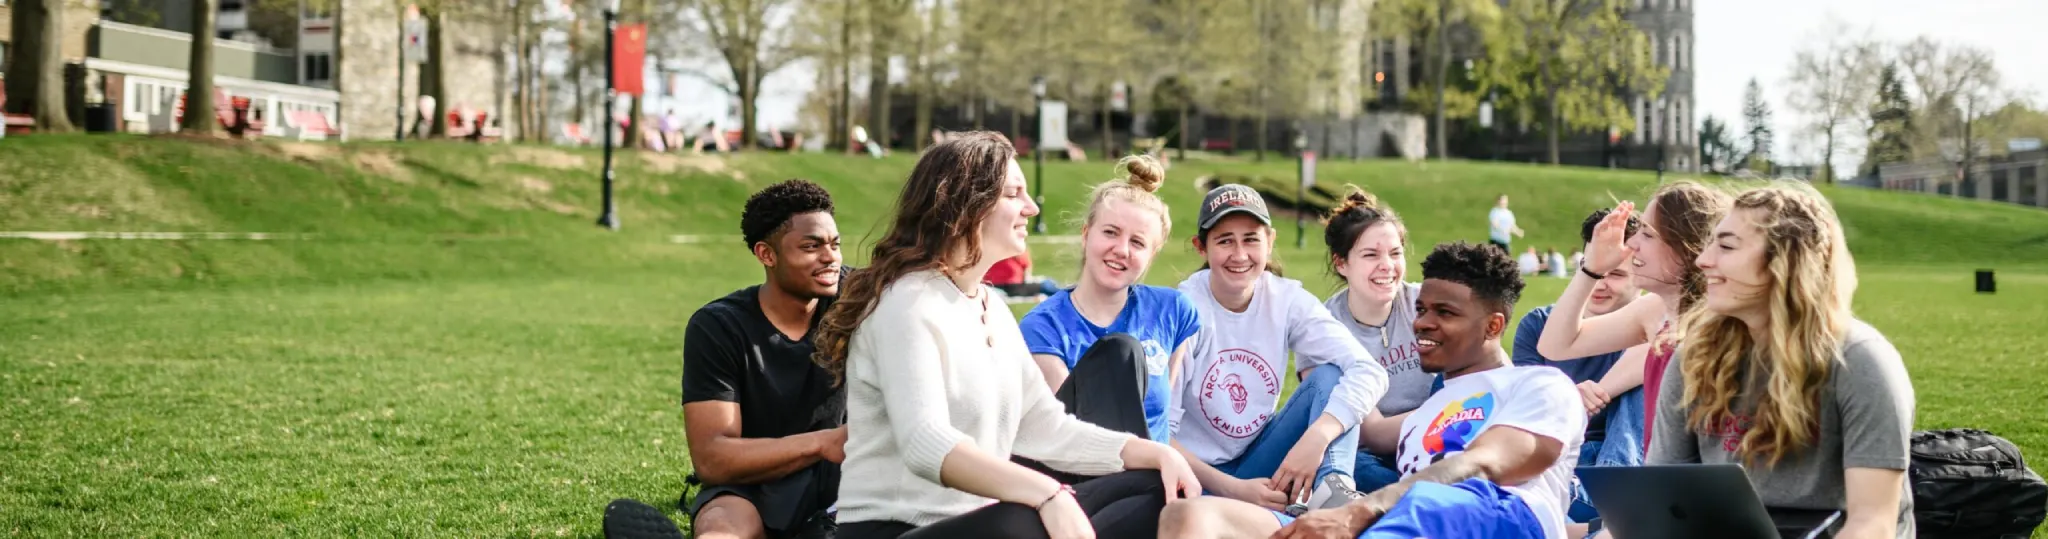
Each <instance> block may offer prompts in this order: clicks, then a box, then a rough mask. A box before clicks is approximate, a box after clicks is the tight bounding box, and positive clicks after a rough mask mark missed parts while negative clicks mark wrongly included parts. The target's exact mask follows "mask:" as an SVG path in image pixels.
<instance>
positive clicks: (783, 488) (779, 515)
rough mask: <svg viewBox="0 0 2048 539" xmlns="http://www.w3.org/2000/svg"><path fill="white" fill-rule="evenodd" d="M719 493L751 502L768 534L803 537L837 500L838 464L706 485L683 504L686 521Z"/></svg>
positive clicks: (693, 517)
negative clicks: (760, 480)
mask: <svg viewBox="0 0 2048 539" xmlns="http://www.w3.org/2000/svg"><path fill="white" fill-rule="evenodd" d="M719 496H738V497H740V499H743V500H746V501H747V502H748V503H752V504H754V510H755V511H758V512H760V513H761V526H762V527H763V528H767V530H768V536H769V537H776V538H782V537H804V536H805V531H806V530H809V529H814V527H815V525H816V524H817V523H816V522H815V521H816V520H817V519H821V518H826V517H825V510H826V509H827V508H829V507H832V504H833V502H835V501H837V500H838V499H839V465H838V464H833V463H830V462H820V463H817V464H814V465H811V467H809V468H804V469H802V470H798V471H797V472H796V473H793V474H789V475H788V476H784V477H783V478H782V479H777V480H775V481H771V482H767V483H762V484H758V485H706V486H705V487H704V489H703V490H700V491H697V496H696V498H694V499H691V500H690V501H689V504H688V506H686V507H685V509H686V510H687V511H688V512H689V514H690V520H691V521H692V522H694V521H696V520H697V512H698V511H700V510H702V509H704V504H706V503H710V502H711V500H714V499H717V498H718V497H719Z"/></svg>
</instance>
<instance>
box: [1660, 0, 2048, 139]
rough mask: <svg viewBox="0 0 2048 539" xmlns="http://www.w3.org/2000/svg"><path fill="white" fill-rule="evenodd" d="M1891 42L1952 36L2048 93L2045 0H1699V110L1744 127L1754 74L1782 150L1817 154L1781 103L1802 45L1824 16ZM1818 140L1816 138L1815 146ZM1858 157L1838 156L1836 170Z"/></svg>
mask: <svg viewBox="0 0 2048 539" xmlns="http://www.w3.org/2000/svg"><path fill="white" fill-rule="evenodd" d="M1829 17H1835V18H1838V19H1840V20H1841V21H1842V22H1845V23H1847V24H1848V26H1849V27H1850V28H1851V29H1852V30H1855V31H1857V32H1862V31H1868V32H1869V33H1870V35H1871V37H1874V38H1877V39H1879V40H1882V41H1886V42H1894V43H1896V42H1904V41H1906V40H1910V39H1912V38H1914V37H1918V36H1922V35H1925V36H1929V37H1932V38H1934V39H1935V40H1936V41H1940V42H1943V43H1947V44H1967V45H1971V46H1975V47H1979V48H1984V49H1988V50H1990V51H1991V53H1992V57H1993V59H1994V61H1995V62H1996V63H1997V66H1998V70H1999V73H2000V75H2002V77H2003V81H2004V83H2005V86H2007V87H2008V88H2012V89H2017V90H2021V91H2024V92H2029V93H2030V94H2031V98H2032V99H2033V100H2034V101H2035V102H2036V103H2039V102H2041V100H2043V98H2048V59H2044V58H2042V55H2041V52H2042V51H2048V43H2044V42H2043V41H2042V35H2043V34H2042V33H2041V30H2042V24H2043V23H2044V22H2048V1H2044V0H1693V34H1694V36H1696V41H1697V45H1696V46H1695V48H1694V49H1693V56H1694V58H1695V60H1696V62H1697V63H1696V65H1697V66H1698V67H1697V69H1696V70H1695V71H1694V72H1693V94H1694V99H1695V101H1696V102H1697V103H1698V109H1699V117H1698V118H1695V119H1694V120H1695V121H1700V120H1705V119H1706V117H1707V116H1708V115H1712V116H1715V117H1717V118H1720V119H1721V120H1722V121H1725V122H1729V123H1730V124H1731V125H1733V126H1735V129H1740V125H1741V122H1742V91H1743V87H1744V86H1745V85H1747V84H1748V83H1749V80H1750V79H1751V78H1755V79H1757V82H1758V83H1760V84H1762V85H1763V88H1764V95H1765V96H1767V97H1768V98H1769V99H1770V100H1771V109H1772V110H1773V111H1774V112H1775V117H1774V118H1773V119H1774V120H1775V122H1774V123H1775V124H1776V126H1775V127H1776V129H1775V132H1776V133H1777V141H1778V144H1777V145H1778V148H1777V152H1778V153H1779V154H1780V155H1790V156H1793V157H1795V158H1800V157H1812V158H1816V159H1817V158H1818V155H1819V153H1820V150H1819V149H1818V148H1813V149H1805V148H1800V147H1798V146H1800V145H1799V144H1798V141H1797V139H1798V137H1796V136H1791V135H1793V134H1794V133H1796V130H1795V126H1796V125H1797V123H1798V118H1797V117H1796V116H1795V115H1794V114H1793V113H1792V112H1791V110H1790V109H1789V107H1788V106H1787V105H1786V104H1785V93H1786V91H1785V90H1786V88H1785V79H1786V75H1787V73H1788V72H1789V71H1790V69H1791V66H1792V58H1793V56H1794V55H1795V54H1797V52H1798V51H1799V50H1800V48H1801V47H1804V46H1807V45H1809V44H1811V43H1813V41H1814V40H1816V39H1818V38H1819V37H1820V35H1819V33H1818V31H1819V30H1820V29H1822V28H1823V27H1825V26H1826V24H1825V22H1824V21H1826V19H1827V18H1829ZM1814 146H1818V145H1817V144H1816V145H1814ZM1859 161H1861V155H1860V153H1859V154H1858V155H1855V156H1849V155H1839V154H1838V155H1837V156H1836V158H1835V166H1836V168H1837V169H1838V170H1839V169H1844V167H1850V166H1854V165H1855V164H1856V163H1857V162H1859Z"/></svg>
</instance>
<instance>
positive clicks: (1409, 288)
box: [1323, 283, 1436, 416]
mask: <svg viewBox="0 0 2048 539" xmlns="http://www.w3.org/2000/svg"><path fill="white" fill-rule="evenodd" d="M1421 290H1422V285H1420V284H1416V283H1404V284H1402V286H1401V296H1400V297H1398V298H1395V299H1394V311H1393V312H1392V313H1389V314H1388V315H1387V323H1386V325H1385V326H1383V327H1372V326H1368V325H1365V324H1361V323H1359V322H1358V319H1357V318H1353V317H1352V316H1351V304H1349V303H1346V302H1345V300H1346V299H1348V297H1349V296H1350V294H1351V289H1349V288H1346V289H1343V290H1338V291H1337V294H1336V295H1334V296H1330V299H1329V300H1328V301H1324V302H1323V308H1326V309H1329V310H1330V315H1331V316H1334V317H1336V318H1337V321H1338V322H1340V323H1342V324H1344V328H1345V329H1349V330H1351V337H1352V338H1355V339H1358V343H1359V344H1363V345H1365V350H1366V351H1367V352H1372V357H1374V358H1378V359H1379V361H1380V366H1381V367H1385V368H1386V369H1387V394H1386V395H1384V396H1381V397H1380V402H1379V410H1380V415H1382V416H1394V415H1399V414H1404V413H1408V412H1409V411H1411V410H1414V409H1415V407H1417V406H1422V401H1425V400H1429V387H1430V386H1431V385H1433V384H1435V383H1436V375H1434V374H1430V373H1426V372H1422V356H1421V354H1420V352H1419V351H1417V350H1416V349H1415V295H1416V294H1417V293H1418V292H1420V291H1421Z"/></svg>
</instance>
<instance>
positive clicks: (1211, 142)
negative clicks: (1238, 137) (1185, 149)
mask: <svg viewBox="0 0 2048 539" xmlns="http://www.w3.org/2000/svg"><path fill="white" fill-rule="evenodd" d="M1230 150H1231V145H1230V139H1221V138H1205V139H1202V151H1205V152H1227V151H1230Z"/></svg>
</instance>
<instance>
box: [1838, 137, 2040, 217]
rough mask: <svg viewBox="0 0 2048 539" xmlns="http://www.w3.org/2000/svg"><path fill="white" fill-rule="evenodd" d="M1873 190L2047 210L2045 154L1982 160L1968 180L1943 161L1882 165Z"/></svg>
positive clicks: (1959, 169) (1960, 172) (2024, 154)
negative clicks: (1948, 197) (1876, 188)
mask: <svg viewBox="0 0 2048 539" xmlns="http://www.w3.org/2000/svg"><path fill="white" fill-rule="evenodd" d="M1876 187H1878V188H1880V189H1885V190H1889V191H1914V192H1921V193H1927V194H1930V195H1941V196H1952V197H1961V198H1974V199H1978V200H1989V201H1995V202H2006V203H2011V204H2020V205H2024V206H2034V207H2038V208H2048V150H2030V151H2022V152H2012V153H2010V154H2008V155H2004V156H1998V157H1991V158H1987V159H1982V160H1980V161H1978V162H1977V163H1976V164H1974V165H1972V166H1971V167H1970V174H1969V176H1968V177H1967V178H1966V177H1965V176H1964V175H1963V169H1962V167H1961V166H1958V165H1957V164H1956V163H1953V162H1949V161H1944V160H1931V161H1920V162H1913V163H1896V164H1889V165H1884V166H1882V167H1879V168H1878V182H1877V186H1876Z"/></svg>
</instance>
